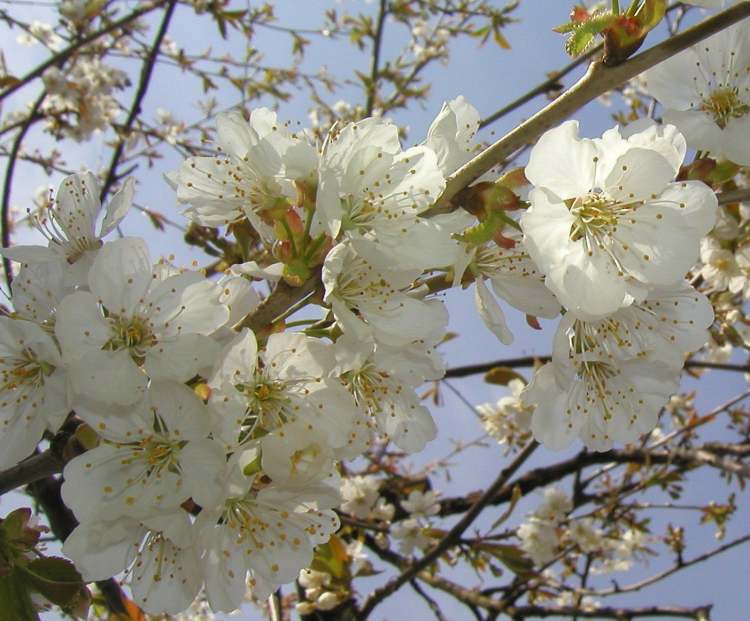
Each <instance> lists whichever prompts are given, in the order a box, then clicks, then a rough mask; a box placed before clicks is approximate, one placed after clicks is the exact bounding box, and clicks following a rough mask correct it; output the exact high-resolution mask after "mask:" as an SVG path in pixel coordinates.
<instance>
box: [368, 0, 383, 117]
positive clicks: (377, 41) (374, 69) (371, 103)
mask: <svg viewBox="0 0 750 621" xmlns="http://www.w3.org/2000/svg"><path fill="white" fill-rule="evenodd" d="M387 15H388V0H380V9H379V10H378V24H377V26H376V28H375V36H374V37H373V39H372V63H371V65H370V84H369V86H368V88H367V103H366V104H365V114H366V116H372V111H373V109H374V108H375V98H376V96H377V93H378V72H379V71H380V48H381V47H382V45H383V27H384V26H385V18H386V16H387Z"/></svg>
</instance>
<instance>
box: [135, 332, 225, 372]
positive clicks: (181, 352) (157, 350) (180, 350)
mask: <svg viewBox="0 0 750 621" xmlns="http://www.w3.org/2000/svg"><path fill="white" fill-rule="evenodd" d="M218 351H219V345H218V343H216V342H215V341H214V340H212V339H210V338H209V337H207V336H203V335H201V334H183V335H182V336H178V337H177V338H175V339H173V340H168V341H162V342H160V343H158V344H157V345H156V346H155V347H151V348H149V350H148V352H147V354H146V361H145V363H144V367H145V369H146V373H147V374H148V375H149V377H150V378H151V379H152V380H165V379H166V380H175V381H178V382H187V381H188V380H189V379H192V378H193V377H194V376H196V375H198V374H199V373H200V371H202V370H203V369H206V368H210V367H211V366H213V363H214V360H215V359H216V354H217V353H218Z"/></svg>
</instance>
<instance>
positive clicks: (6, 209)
mask: <svg viewBox="0 0 750 621" xmlns="http://www.w3.org/2000/svg"><path fill="white" fill-rule="evenodd" d="M46 96H47V92H46V91H42V93H41V95H39V97H37V98H36V100H35V101H34V104H33V105H32V107H31V111H30V112H29V116H28V117H27V118H26V120H25V122H24V124H23V125H22V126H21V129H19V130H18V133H17V134H16V137H15V138H14V139H13V146H11V148H10V153H9V154H8V165H7V166H6V167H5V180H4V182H3V199H2V206H0V228H2V245H3V248H7V247H8V246H10V226H11V225H10V198H11V188H12V187H13V173H14V172H15V169H16V162H17V161H18V152H19V151H20V150H21V144H22V143H23V139H24V138H25V137H26V133H27V132H28V131H29V128H30V127H31V125H32V124H33V123H34V119H35V118H36V113H37V111H38V110H39V108H40V107H41V105H42V102H43V101H44V98H45V97H46ZM3 271H4V272H5V284H6V286H7V288H8V295H10V293H11V289H10V287H11V284H12V283H13V268H12V266H11V262H10V259H8V258H7V257H5V256H4V257H3Z"/></svg>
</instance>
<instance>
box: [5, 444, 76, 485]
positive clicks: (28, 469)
mask: <svg viewBox="0 0 750 621" xmlns="http://www.w3.org/2000/svg"><path fill="white" fill-rule="evenodd" d="M64 466H65V460H64V459H63V458H62V456H61V455H59V454H58V453H57V451H53V450H52V449H47V450H46V451H44V452H43V453H39V454H37V455H32V456H31V457H27V458H26V459H24V460H23V461H22V462H21V463H20V464H18V465H17V466H13V467H12V468H8V469H7V470H3V471H2V472H0V496H2V495H3V494H5V493H6V492H10V491H11V490H14V489H16V488H18V487H21V486H22V485H28V484H29V483H33V482H34V481H39V480H40V479H45V478H47V477H48V476H51V475H53V474H57V473H58V472H62V469H63V467H64Z"/></svg>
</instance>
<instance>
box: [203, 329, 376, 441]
mask: <svg viewBox="0 0 750 621" xmlns="http://www.w3.org/2000/svg"><path fill="white" fill-rule="evenodd" d="M335 364H336V363H335V358H334V354H333V349H332V348H331V346H329V345H327V344H326V343H324V342H323V341H321V340H320V339H315V338H312V337H308V336H305V335H303V334H295V333H289V332H285V333H281V334H273V335H271V336H270V337H269V339H268V341H267V343H266V347H265V350H263V351H261V352H258V345H257V342H256V340H255V335H254V334H253V333H252V332H251V331H250V330H248V329H244V330H243V331H242V332H240V333H239V334H238V335H237V336H236V337H235V338H234V339H233V340H232V341H231V342H230V343H229V344H228V345H227V347H226V348H225V350H224V352H223V353H222V354H221V355H220V356H219V364H218V366H217V368H216V369H215V371H214V374H213V377H212V378H211V381H210V385H211V387H212V389H213V390H212V394H211V401H210V403H211V406H212V407H213V408H214V409H215V410H216V412H217V413H218V414H219V423H218V425H217V430H216V433H217V435H218V436H219V437H221V439H222V440H223V441H224V442H225V443H226V445H227V446H228V447H233V446H238V445H242V444H246V443H247V442H251V441H254V439H255V438H257V437H259V436H260V435H265V434H267V433H268V432H272V431H274V430H279V429H281V428H283V427H284V426H285V425H286V424H288V423H290V422H294V421H301V422H303V423H304V424H305V426H307V427H308V428H310V429H311V430H317V432H318V433H322V434H323V435H324V437H325V438H326V439H327V442H328V444H329V445H330V446H331V447H332V448H333V449H334V450H335V451H336V453H337V455H339V456H354V455H357V454H359V453H360V452H361V451H362V450H363V449H364V447H365V446H366V444H367V440H368V436H369V431H368V430H367V427H366V425H364V424H363V422H362V421H361V420H359V419H358V417H357V412H356V407H355V406H354V403H353V402H352V398H351V396H350V395H349V393H348V392H347V391H346V390H345V388H344V387H343V386H342V384H341V382H339V381H338V379H336V378H334V377H329V376H330V374H331V372H332V371H333V369H334V366H335ZM263 441H264V440H262V439H261V444H262V443H263Z"/></svg>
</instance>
